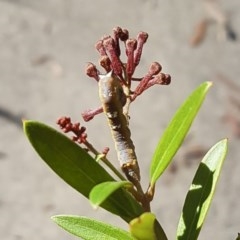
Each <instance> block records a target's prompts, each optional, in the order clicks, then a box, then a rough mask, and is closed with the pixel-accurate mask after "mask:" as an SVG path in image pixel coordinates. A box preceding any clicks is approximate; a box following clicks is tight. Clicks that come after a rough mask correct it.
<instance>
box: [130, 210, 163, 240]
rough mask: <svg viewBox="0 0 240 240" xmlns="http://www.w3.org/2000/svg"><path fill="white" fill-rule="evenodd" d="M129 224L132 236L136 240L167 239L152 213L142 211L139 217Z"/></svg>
mask: <svg viewBox="0 0 240 240" xmlns="http://www.w3.org/2000/svg"><path fill="white" fill-rule="evenodd" d="M129 226H130V232H131V234H132V236H134V237H135V238H136V239H138V240H167V237H166V235H165V233H164V231H163V229H162V227H161V226H160V224H159V223H158V221H157V219H156V217H155V215H154V214H153V213H150V212H146V213H143V214H142V215H141V216H140V217H138V218H136V219H133V220H132V221H131V222H130V224H129Z"/></svg>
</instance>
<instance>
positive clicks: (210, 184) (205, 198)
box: [177, 139, 227, 240]
mask: <svg viewBox="0 0 240 240" xmlns="http://www.w3.org/2000/svg"><path fill="white" fill-rule="evenodd" d="M226 153H227V140H226V139H224V140H222V141H220V142H218V143H217V144H215V145H214V146H213V147H212V148H211V149H210V150H209V151H208V153H207V154H206V155H205V157H204V158H203V160H202V162H201V163H200V165H199V167H198V170H197V172H196V174H195V177H194V179H193V182H192V184H191V187H190V189H189V191H188V194H187V196H186V199H185V202H184V206H183V210H182V214H181V217H180V221H179V224H178V229H177V239H178V240H195V239H197V238H198V235H199V233H200V230H201V228H202V225H203V222H204V220H205V217H206V215H207V212H208V209H209V207H210V204H211V201H212V198H213V194H214V192H215V188H216V184H217V181H218V178H219V174H220V171H221V168H222V165H223V162H224V159H225V157H226Z"/></svg>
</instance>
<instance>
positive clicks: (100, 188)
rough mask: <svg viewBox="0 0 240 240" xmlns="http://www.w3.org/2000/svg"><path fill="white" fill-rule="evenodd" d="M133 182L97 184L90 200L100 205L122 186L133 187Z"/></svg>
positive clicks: (96, 205) (95, 204) (95, 205)
mask: <svg viewBox="0 0 240 240" xmlns="http://www.w3.org/2000/svg"><path fill="white" fill-rule="evenodd" d="M131 186H132V183H130V182H128V181H121V182H120V181H119V182H103V183H100V184H98V185H96V186H95V187H94V188H93V189H92V190H91V192H90V194H89V200H90V201H91V203H92V204H93V205H94V207H98V206H99V205H101V204H102V203H103V202H104V201H105V200H106V199H107V198H108V197H109V196H110V195H111V194H112V193H113V192H115V191H116V190H117V189H119V188H122V187H131Z"/></svg>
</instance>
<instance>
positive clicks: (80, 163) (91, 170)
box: [24, 121, 143, 222]
mask: <svg viewBox="0 0 240 240" xmlns="http://www.w3.org/2000/svg"><path fill="white" fill-rule="evenodd" d="M24 131H25V133H26V135H27V137H28V139H29V141H30V142H31V144H32V146H33V147H34V148H35V150H36V151H37V153H38V154H39V155H40V157H41V158H42V159H43V160H44V161H45V162H46V163H47V164H48V165H49V167H50V168H52V170H53V171H55V172H56V173H57V174H58V175H59V176H60V177H61V178H62V179H63V180H64V181H65V182H67V183H68V184H69V185H70V186H72V187H73V188H75V189H76V190H77V191H78V192H80V193H81V194H83V195H84V196H85V197H87V198H88V196H89V193H90V191H91V190H92V188H93V187H94V186H96V185H97V184H99V183H101V182H107V181H114V179H113V178H112V177H111V175H109V174H108V172H107V171H106V170H105V169H104V168H103V167H102V166H101V165H99V164H98V163H97V162H96V161H95V160H94V159H93V158H92V157H91V156H90V155H89V154H88V153H87V152H86V151H85V150H84V149H82V148H81V147H79V146H78V145H77V144H76V143H74V142H73V141H71V140H70V139H69V138H67V137H66V136H65V135H63V134H61V133H59V132H57V131H56V130H55V129H53V128H51V127H49V126H46V125H45V124H42V123H39V122H35V121H24ZM101 207H103V208H105V209H106V210H108V211H110V212H112V213H114V214H117V215H119V216H120V217H121V218H123V219H124V220H125V221H127V222H129V221H131V220H132V219H133V218H135V217H138V216H139V215H140V214H141V213H142V212H143V210H142V207H141V206H140V205H139V203H138V202H137V201H136V200H135V199H133V197H132V196H131V195H130V194H129V193H128V192H126V191H125V190H123V189H117V191H115V192H114V193H113V194H112V195H111V196H110V197H109V198H108V199H107V200H106V201H105V202H104V203H103V204H102V206H101Z"/></svg>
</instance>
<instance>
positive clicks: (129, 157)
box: [99, 72, 140, 181]
mask: <svg viewBox="0 0 240 240" xmlns="http://www.w3.org/2000/svg"><path fill="white" fill-rule="evenodd" d="M99 77H100V79H99V97H100V100H101V102H102V106H103V111H104V113H105V115H106V117H107V119H108V124H109V126H110V129H111V133H112V136H113V140H114V142H115V149H116V151H117V155H118V160H119V162H120V165H121V168H122V170H123V172H124V173H125V175H126V177H127V178H128V180H129V181H140V173H139V172H140V171H139V166H138V162H137V157H136V153H135V147H134V145H133V142H132V140H131V132H130V129H129V127H128V121H127V119H126V116H125V115H124V114H123V106H124V105H125V103H126V95H125V93H124V91H123V88H122V85H121V83H120V80H119V79H118V77H117V76H116V75H114V74H113V73H112V72H110V73H108V74H106V75H100V76H99Z"/></svg>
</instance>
